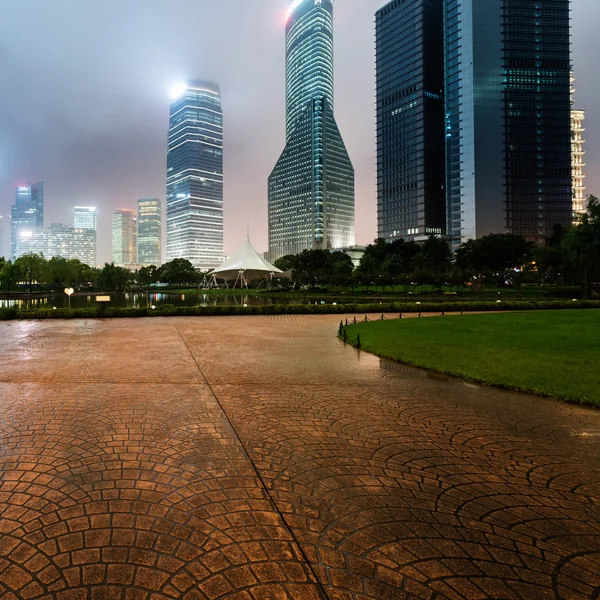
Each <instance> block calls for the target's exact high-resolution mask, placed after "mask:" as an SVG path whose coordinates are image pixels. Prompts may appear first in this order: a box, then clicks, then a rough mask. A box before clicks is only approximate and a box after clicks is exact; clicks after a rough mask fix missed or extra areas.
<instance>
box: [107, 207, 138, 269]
mask: <svg viewBox="0 0 600 600" xmlns="http://www.w3.org/2000/svg"><path fill="white" fill-rule="evenodd" d="M136 221H137V219H136V216H135V212H134V211H133V210H129V209H128V208H120V209H119V210H117V211H116V212H114V213H113V215H112V259H113V262H114V263H115V265H119V266H123V265H133V264H136V263H137V239H136V238H137V231H136Z"/></svg>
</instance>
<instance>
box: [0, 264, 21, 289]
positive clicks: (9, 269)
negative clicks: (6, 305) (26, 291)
mask: <svg viewBox="0 0 600 600" xmlns="http://www.w3.org/2000/svg"><path fill="white" fill-rule="evenodd" d="M18 272H19V270H18V267H17V266H16V265H15V264H14V263H13V262H11V261H10V260H5V259H4V258H0V289H1V290H2V291H3V292H4V293H5V294H8V293H10V290H11V289H13V288H14V286H15V284H16V283H17V279H18Z"/></svg>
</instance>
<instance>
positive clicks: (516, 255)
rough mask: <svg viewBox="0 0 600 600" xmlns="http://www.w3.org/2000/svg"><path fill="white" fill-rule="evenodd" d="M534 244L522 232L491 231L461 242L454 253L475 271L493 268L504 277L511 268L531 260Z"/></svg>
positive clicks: (461, 266)
mask: <svg viewBox="0 0 600 600" xmlns="http://www.w3.org/2000/svg"><path fill="white" fill-rule="evenodd" d="M534 247H535V245H534V244H533V242H528V241H527V240H526V239H525V238H523V237H521V236H520V235H514V234H512V233H500V234H490V235H486V236H484V237H482V238H479V239H476V240H469V241H468V242H465V243H464V244H461V245H460V247H459V248H458V249H457V250H456V252H455V255H454V256H455V263H456V266H457V267H458V268H459V269H461V270H466V271H469V272H470V273H472V274H473V275H481V274H482V273H485V272H490V273H493V274H498V275H501V276H502V277H504V276H505V275H506V273H507V272H508V271H509V270H513V269H516V268H520V267H522V266H523V265H525V264H526V263H528V262H530V261H531V257H532V253H533V248H534Z"/></svg>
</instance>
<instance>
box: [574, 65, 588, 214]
mask: <svg viewBox="0 0 600 600" xmlns="http://www.w3.org/2000/svg"><path fill="white" fill-rule="evenodd" d="M574 83H575V78H574V77H573V76H571V169H572V178H573V220H574V221H577V219H578V218H579V216H580V215H582V214H583V213H584V212H585V211H586V209H587V199H586V195H585V189H586V188H585V171H584V168H585V162H584V156H585V148H584V144H585V139H584V138H583V132H584V131H585V129H584V127H583V121H584V120H585V111H584V110H578V109H576V108H574V104H575V102H574V100H573V95H574V94H575V87H574V85H573V84H574Z"/></svg>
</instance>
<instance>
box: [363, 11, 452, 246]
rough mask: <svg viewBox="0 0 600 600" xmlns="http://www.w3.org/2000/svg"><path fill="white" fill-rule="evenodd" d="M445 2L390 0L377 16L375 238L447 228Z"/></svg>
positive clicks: (424, 234) (412, 236)
mask: <svg viewBox="0 0 600 600" xmlns="http://www.w3.org/2000/svg"><path fill="white" fill-rule="evenodd" d="M442 7H443V0H412V1H411V2H399V1H398V0H392V1H391V2H389V3H388V4H386V5H385V6H384V7H382V8H381V9H380V10H379V11H377V14H376V17H375V27H376V71H377V77H376V88H377V235H378V237H381V238H384V239H385V240H387V241H394V240H396V239H400V238H404V239H410V240H423V239H426V238H427V237H429V236H430V235H440V234H442V233H444V232H445V229H446V200H445V189H444V188H445V185H444V184H445V182H444V170H445V162H444V94H443V92H444V45H443V35H444V29H443V10H442Z"/></svg>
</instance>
